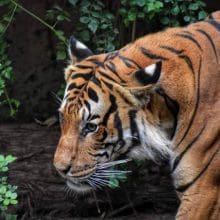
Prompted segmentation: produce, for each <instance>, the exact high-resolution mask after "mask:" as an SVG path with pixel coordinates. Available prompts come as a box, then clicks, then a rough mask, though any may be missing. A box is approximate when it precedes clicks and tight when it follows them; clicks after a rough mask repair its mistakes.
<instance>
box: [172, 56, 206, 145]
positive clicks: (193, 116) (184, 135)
mask: <svg viewBox="0 0 220 220" xmlns="http://www.w3.org/2000/svg"><path fill="white" fill-rule="evenodd" d="M201 66H202V59H201V57H200V61H199V70H198V81H197V94H196V104H195V108H194V110H193V113H192V117H191V118H190V121H189V125H188V127H187V129H186V130H185V132H184V134H183V137H182V138H181V140H180V141H179V143H178V144H177V145H176V147H175V148H177V147H178V146H179V145H180V144H181V143H182V141H183V140H184V138H185V137H186V135H187V134H188V132H189V129H190V128H191V126H192V123H193V121H194V118H195V116H196V113H197V110H198V107H199V100H200V75H201Z"/></svg>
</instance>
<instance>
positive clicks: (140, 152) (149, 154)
mask: <svg viewBox="0 0 220 220" xmlns="http://www.w3.org/2000/svg"><path fill="white" fill-rule="evenodd" d="M136 122H137V126H138V129H139V135H140V141H141V146H137V147H135V148H133V149H132V151H131V152H130V156H131V157H133V158H136V159H145V158H147V159H150V160H153V161H157V159H158V157H159V158H160V157H161V158H172V157H173V152H172V150H171V148H170V145H171V143H170V141H169V140H168V138H167V137H166V135H165V133H164V132H162V131H161V130H160V129H159V128H157V127H155V126H153V125H150V124H148V123H147V122H146V121H145V123H144V125H143V123H141V122H140V121H136Z"/></svg>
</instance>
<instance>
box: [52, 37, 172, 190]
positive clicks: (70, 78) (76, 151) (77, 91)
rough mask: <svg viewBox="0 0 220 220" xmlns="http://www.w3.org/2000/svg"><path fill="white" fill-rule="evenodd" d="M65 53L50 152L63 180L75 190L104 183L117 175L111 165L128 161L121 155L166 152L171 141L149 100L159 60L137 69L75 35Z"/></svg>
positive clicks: (145, 155) (157, 76)
mask: <svg viewBox="0 0 220 220" xmlns="http://www.w3.org/2000/svg"><path fill="white" fill-rule="evenodd" d="M122 50H123V49H122ZM69 53H70V57H71V63H70V64H69V66H68V67H67V68H66V70H65V80H66V90H65V94H64V98H63V101H62V103H61V106H60V108H59V113H60V124H61V137H60V140H59V143H58V146H57V149H56V152H55V156H54V165H55V167H56V169H57V170H58V172H59V173H60V174H61V175H62V176H63V177H64V178H65V179H66V181H67V185H68V186H69V187H70V188H71V189H73V190H75V191H77V192H85V191H89V190H91V189H92V188H98V187H100V186H104V185H107V184H108V183H109V180H108V179H109V177H111V175H112V174H114V175H117V171H115V173H114V171H113V170H109V168H111V167H112V166H114V165H115V164H119V163H123V162H126V161H127V160H119V159H118V158H119V157H120V156H122V155H125V156H126V157H127V158H129V157H130V158H139V159H143V158H149V159H153V160H155V159H156V157H157V156H158V155H162V156H168V155H169V154H170V150H169V147H168V145H169V141H168V139H167V138H166V136H165V135H164V133H163V132H162V131H161V130H160V129H159V128H158V127H157V125H158V123H159V119H158V117H156V116H154V114H153V113H152V108H155V106H154V103H152V102H150V100H151V97H152V96H153V92H152V91H153V89H154V87H155V85H156V83H157V82H158V80H159V79H160V73H161V71H162V63H161V62H160V61H158V62H155V63H153V64H150V65H148V66H145V67H143V68H141V67H140V66H139V65H138V63H136V62H135V61H133V60H131V59H128V58H126V57H124V56H123V55H121V53H120V51H115V52H112V53H108V54H101V55H93V53H92V52H91V50H89V49H88V48H87V47H86V46H85V45H84V44H82V43H81V42H79V41H78V40H76V39H75V38H74V37H71V38H70V45H69ZM149 103H150V104H149ZM149 105H150V106H149ZM149 108H151V110H149ZM119 173H120V172H119Z"/></svg>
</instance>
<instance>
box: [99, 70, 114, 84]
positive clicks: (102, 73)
mask: <svg viewBox="0 0 220 220" xmlns="http://www.w3.org/2000/svg"><path fill="white" fill-rule="evenodd" d="M98 72H99V73H100V74H101V75H102V76H104V77H105V78H107V79H109V80H111V81H113V82H116V80H115V79H113V78H112V77H111V76H109V75H107V74H106V73H104V72H103V71H101V70H98ZM116 83H117V82H116Z"/></svg>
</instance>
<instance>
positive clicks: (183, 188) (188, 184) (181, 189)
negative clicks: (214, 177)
mask: <svg viewBox="0 0 220 220" xmlns="http://www.w3.org/2000/svg"><path fill="white" fill-rule="evenodd" d="M218 152H219V149H217V150H216V151H215V153H213V155H212V157H211V159H210V160H209V162H208V163H207V164H206V166H205V167H204V168H203V169H202V171H201V172H200V173H199V174H198V175H197V176H196V177H195V178H194V179H193V180H192V181H190V182H189V183H187V184H185V185H183V186H179V187H177V188H176V190H177V191H179V192H184V191H186V190H187V189H188V188H189V187H190V186H192V185H193V184H194V183H195V182H196V181H197V180H198V179H199V178H200V177H201V176H202V175H203V174H204V173H205V171H206V170H207V169H208V167H209V165H210V164H211V162H212V160H213V159H214V157H215V156H216V154H217V153H218Z"/></svg>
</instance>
